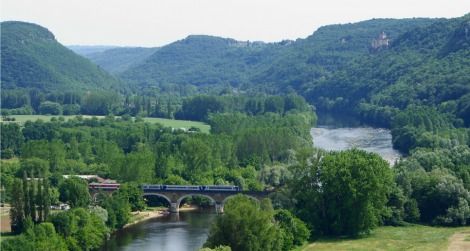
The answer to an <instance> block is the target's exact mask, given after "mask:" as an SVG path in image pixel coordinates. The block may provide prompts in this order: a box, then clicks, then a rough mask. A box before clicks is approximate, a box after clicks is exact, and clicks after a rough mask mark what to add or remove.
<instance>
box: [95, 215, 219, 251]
mask: <svg viewBox="0 0 470 251" xmlns="http://www.w3.org/2000/svg"><path fill="white" fill-rule="evenodd" d="M216 216H217V215H216V214H215V213H212V212H207V211H195V212H180V213H179V214H178V215H176V214H170V215H167V216H163V217H159V218H154V219H150V220H148V221H145V222H141V223H139V224H136V225H133V226H130V227H128V228H125V229H122V230H120V231H118V232H116V233H114V234H113V235H112V236H111V239H110V240H108V241H107V242H106V245H105V246H104V247H103V248H102V250H103V251H104V250H126V251H127V250H129V251H130V250H138V251H193V250H198V249H199V248H201V247H202V245H203V244H204V242H205V241H206V239H207V235H208V233H209V227H210V225H211V224H212V222H213V221H214V219H215V217H216Z"/></svg>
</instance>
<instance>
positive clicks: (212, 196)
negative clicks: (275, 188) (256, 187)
mask: <svg viewBox="0 0 470 251" xmlns="http://www.w3.org/2000/svg"><path fill="white" fill-rule="evenodd" d="M143 190H144V196H151V195H154V196H159V197H161V198H164V199H165V200H167V201H168V203H169V204H170V212H171V213H178V212H179V207H180V204H181V201H183V199H185V198H187V197H190V196H202V197H206V198H208V199H209V200H211V201H212V202H213V203H214V204H215V210H216V212H217V213H223V212H224V204H225V202H226V201H227V200H228V199H230V197H233V196H235V195H237V194H244V195H246V196H248V197H250V198H253V199H255V200H260V199H263V198H266V197H267V196H268V194H269V193H268V192H252V191H194V190H188V191H186V190H178V191H174V190H170V191H165V190H160V191H154V190H152V189H143Z"/></svg>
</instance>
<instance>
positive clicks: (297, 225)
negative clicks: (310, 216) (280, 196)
mask: <svg viewBox="0 0 470 251" xmlns="http://www.w3.org/2000/svg"><path fill="white" fill-rule="evenodd" d="M274 219H275V220H276V222H277V223H278V224H279V226H280V227H281V230H282V233H283V238H282V239H283V248H282V249H283V250H291V249H292V248H293V247H294V246H299V245H302V244H303V243H304V242H305V241H306V240H307V239H308V238H309V237H310V230H308V228H307V226H306V225H305V223H304V222H303V221H301V220H300V219H299V218H297V217H295V216H294V215H293V214H292V213H291V212H289V211H287V210H285V209H281V210H278V211H276V213H275V214H274Z"/></svg>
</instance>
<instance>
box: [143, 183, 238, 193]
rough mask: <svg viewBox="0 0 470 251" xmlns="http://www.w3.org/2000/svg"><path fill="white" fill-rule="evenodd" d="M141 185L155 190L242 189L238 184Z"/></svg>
mask: <svg viewBox="0 0 470 251" xmlns="http://www.w3.org/2000/svg"><path fill="white" fill-rule="evenodd" d="M141 187H142V189H143V190H155V191H216V192H224V191H227V192H232V191H240V188H239V187H238V186H226V185H208V186H187V185H151V184H143V185H142V186H141Z"/></svg>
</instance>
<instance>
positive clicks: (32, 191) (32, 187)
mask: <svg viewBox="0 0 470 251" xmlns="http://www.w3.org/2000/svg"><path fill="white" fill-rule="evenodd" d="M28 188H29V191H28V192H29V196H28V198H29V206H30V207H31V209H30V211H31V212H30V213H31V214H30V215H31V219H32V220H33V221H34V222H36V221H37V220H36V218H37V215H36V182H35V180H34V173H33V172H31V178H30V180H29V184H28Z"/></svg>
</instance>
